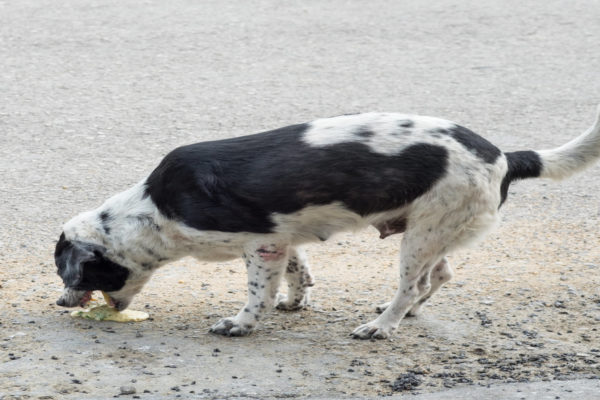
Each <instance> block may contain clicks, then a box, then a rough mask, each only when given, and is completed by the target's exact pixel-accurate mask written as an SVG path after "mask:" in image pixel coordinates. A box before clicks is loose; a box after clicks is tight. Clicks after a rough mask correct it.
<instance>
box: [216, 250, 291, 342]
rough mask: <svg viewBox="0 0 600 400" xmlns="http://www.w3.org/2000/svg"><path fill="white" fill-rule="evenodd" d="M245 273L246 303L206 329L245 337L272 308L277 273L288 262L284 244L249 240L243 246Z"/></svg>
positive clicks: (279, 278) (278, 275)
mask: <svg viewBox="0 0 600 400" xmlns="http://www.w3.org/2000/svg"><path fill="white" fill-rule="evenodd" d="M243 258H244V260H245V261H246V267H247V272H248V302H247V303H246V305H245V306H244V307H243V308H242V309H241V310H240V312H239V313H238V314H237V315H236V316H235V317H230V318H223V319H221V320H220V321H219V322H217V323H216V324H214V325H213V326H212V327H211V328H210V331H211V332H212V333H217V334H220V335H226V336H245V335H248V334H250V333H251V332H252V331H253V330H254V328H255V327H256V324H257V322H258V321H259V320H260V319H261V318H262V317H263V316H264V314H265V313H266V312H268V311H270V310H271V309H272V308H273V305H274V302H275V295H276V294H277V288H278V287H279V282H280V280H281V276H282V275H283V273H284V270H285V267H286V266H287V265H288V246H287V243H270V244H264V243H251V244H249V245H247V246H245V247H244V255H243Z"/></svg>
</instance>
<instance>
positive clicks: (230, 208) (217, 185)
mask: <svg viewBox="0 0 600 400" xmlns="http://www.w3.org/2000/svg"><path fill="white" fill-rule="evenodd" d="M307 128H308V125H306V124H301V125H292V126H288V127H285V128H281V129H277V130H274V131H269V132H264V133H260V134H256V135H250V136H243V137H238V138H233V139H226V140H219V141H213V142H203V143H197V144H193V145H189V146H184V147H180V148H178V149H175V150H174V151H172V152H171V153H169V154H168V155H167V156H166V157H165V158H164V159H163V160H162V162H161V163H160V165H159V166H158V167H157V168H156V169H155V170H154V171H153V172H152V174H150V176H149V177H148V180H147V182H146V195H149V196H150V197H151V198H152V200H153V201H154V203H155V204H156V206H157V207H158V209H159V210H160V211H161V212H162V213H163V214H165V215H166V216H168V217H170V218H174V219H177V220H179V221H181V222H183V223H185V224H186V225H188V226H191V227H193V228H196V229H199V230H218V231H223V232H243V231H245V232H256V233H269V232H271V229H272V228H273V226H274V225H273V222H272V221H271V219H270V215H271V214H273V213H281V214H289V213H293V212H295V211H299V210H300V209H302V208H304V207H306V206H308V205H324V204H330V203H333V202H341V203H343V204H344V205H345V206H346V207H347V208H348V209H350V210H351V211H353V212H355V213H357V214H359V215H361V216H365V215H368V214H371V213H376V212H381V211H386V210H391V209H394V208H398V207H401V206H403V205H406V204H407V203H409V202H411V201H413V200H414V199H416V198H417V197H419V196H420V195H422V194H423V193H425V192H426V191H427V190H429V189H430V188H431V187H432V186H433V185H434V184H435V182H437V181H438V180H439V179H440V178H441V177H442V176H443V175H444V174H445V172H446V166H447V162H448V154H447V150H446V149H445V148H443V147H440V146H434V145H430V144H424V143H420V144H414V145H412V146H409V147H407V148H405V149H404V150H403V151H401V152H400V153H398V154H395V155H383V154H379V153H375V152H373V151H371V150H370V148H369V147H368V146H367V145H365V144H363V143H358V142H344V143H338V144H333V145H327V146H322V147H313V146H309V145H307V144H306V143H304V142H303V140H302V135H303V133H304V132H305V131H306V129H307Z"/></svg>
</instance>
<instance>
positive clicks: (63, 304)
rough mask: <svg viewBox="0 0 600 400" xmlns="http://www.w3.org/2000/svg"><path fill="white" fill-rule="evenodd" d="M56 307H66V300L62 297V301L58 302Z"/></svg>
mask: <svg viewBox="0 0 600 400" xmlns="http://www.w3.org/2000/svg"><path fill="white" fill-rule="evenodd" d="M56 305H59V306H61V307H65V306H66V305H67V302H66V301H65V299H64V298H62V297H61V298H60V299H58V300H56Z"/></svg>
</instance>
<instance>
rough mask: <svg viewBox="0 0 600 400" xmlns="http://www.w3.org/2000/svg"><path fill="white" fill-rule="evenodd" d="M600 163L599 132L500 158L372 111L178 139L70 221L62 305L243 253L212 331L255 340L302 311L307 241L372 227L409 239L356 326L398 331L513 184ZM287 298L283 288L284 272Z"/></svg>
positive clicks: (431, 127) (419, 122)
mask: <svg viewBox="0 0 600 400" xmlns="http://www.w3.org/2000/svg"><path fill="white" fill-rule="evenodd" d="M599 157H600V107H599V108H598V114H597V117H596V120H595V123H594V124H593V126H592V127H591V128H590V129H588V130H587V131H586V132H585V133H583V134H582V135H580V136H579V137H577V138H576V139H574V140H572V141H570V142H568V143H567V144H565V145H563V146H562V147H558V148H556V149H551V150H542V151H532V150H527V151H516V152H509V153H503V152H501V151H500V150H499V149H498V148H497V147H496V146H494V145H493V144H491V143H490V142H488V141H487V140H486V139H484V138H482V137H481V136H479V135H477V134H475V133H474V132H472V131H470V130H469V129H467V128H464V127H462V126H460V125H457V124H455V123H453V122H450V121H447V120H443V119H438V118H433V117H425V116H413V115H403V114H395V113H365V114H355V115H342V116H338V117H333V118H325V119H318V120H315V121H313V122H310V123H305V124H299V125H292V126H287V127H284V128H280V129H276V130H272V131H268V132H263V133H258V134H254V135H249V136H242V137H236V138H231V139H225V140H218V141H209V142H202V143H197V144H192V145H187V146H183V147H179V148H177V149H175V150H173V151H172V152H171V153H169V154H168V155H167V156H165V157H164V159H163V160H162V161H161V163H160V164H159V165H158V167H157V168H156V169H155V170H154V171H153V172H152V173H151V174H150V175H149V176H148V177H147V178H145V179H143V180H142V181H141V182H139V183H138V184H136V185H135V186H133V187H132V188H130V189H128V190H126V191H124V192H122V193H120V194H117V195H115V196H114V197H112V198H110V199H108V200H107V201H106V202H105V203H104V204H102V205H101V206H100V207H99V208H97V209H95V210H93V211H89V212H84V213H82V214H80V215H78V216H76V217H74V218H73V219H71V220H70V221H69V222H67V223H66V224H65V225H64V227H63V232H62V234H61V235H60V239H59V240H58V243H57V244H56V250H55V261H56V265H57V267H58V274H59V276H60V277H61V278H62V280H63V283H64V285H65V289H64V291H63V294H62V295H61V297H60V298H59V300H58V301H57V304H58V305H60V306H65V307H74V306H78V305H81V306H83V305H85V304H86V303H87V302H88V301H89V299H90V294H91V292H92V291H93V290H102V291H104V292H107V293H108V295H109V296H110V303H111V305H112V306H113V307H116V308H117V309H118V310H123V309H125V308H127V307H128V305H129V304H130V302H131V301H132V299H133V297H134V296H135V295H136V294H137V293H138V292H140V290H141V289H142V287H143V286H144V284H145V283H146V282H147V281H148V279H149V278H150V276H151V275H152V273H153V272H154V271H155V270H156V269H157V268H159V267H161V266H163V265H165V264H167V263H169V262H171V261H174V260H177V259H179V258H181V257H184V256H189V255H191V256H194V257H196V258H198V259H201V260H208V261H223V260H229V259H235V258H239V257H241V258H242V259H243V260H244V261H245V263H246V267H247V274H248V302H247V303H246V304H245V305H244V307H242V309H241V310H240V311H239V312H238V313H237V315H235V316H234V317H231V318H223V319H221V320H220V321H218V322H217V323H216V324H214V325H213V326H212V327H211V328H210V331H211V332H213V333H216V334H221V335H227V336H243V335H248V334H250V333H251V332H252V331H253V330H254V329H255V328H256V326H257V322H258V321H259V320H261V319H262V318H263V317H264V316H265V313H267V312H268V311H269V310H271V309H272V308H273V307H274V306H275V307H276V308H278V309H282V310H297V309H300V308H302V307H304V306H305V305H306V304H307V303H308V301H309V294H310V288H311V286H313V283H314V280H313V277H312V275H311V272H310V268H309V263H308V261H307V257H306V255H305V253H304V251H303V250H302V247H301V246H302V245H303V244H306V243H309V242H315V241H325V240H327V239H328V238H329V237H331V236H332V235H333V234H335V233H337V232H340V231H348V230H358V229H361V228H366V227H368V226H370V225H372V226H374V227H375V228H377V230H378V231H379V233H380V237H381V238H385V237H388V236H390V235H394V234H398V233H403V236H402V241H401V252H400V282H399V288H398V290H397V292H396V294H395V296H394V298H393V300H392V301H391V302H390V303H387V304H384V305H382V306H381V307H380V309H381V311H382V313H381V314H380V315H379V316H378V317H377V318H376V319H375V320H373V321H371V322H369V323H367V324H364V325H361V326H359V327H358V328H356V329H355V330H354V332H353V333H352V334H351V335H352V336H353V337H355V338H359V339H370V338H374V339H383V338H387V337H389V336H390V334H391V333H392V332H393V330H394V329H396V328H397V327H398V325H399V323H400V321H401V319H402V318H403V317H405V316H406V315H407V314H417V313H418V312H419V310H420V308H421V306H422V305H423V303H424V302H426V301H427V300H428V299H429V298H430V297H431V295H433V294H434V293H435V292H436V291H437V290H438V289H439V288H440V287H441V286H442V285H443V284H445V283H446V282H448V281H449V280H450V279H451V278H452V275H453V271H452V269H451V267H450V265H449V264H448V261H447V260H446V258H445V256H446V255H447V254H448V253H450V252H452V251H453V250H455V249H457V248H459V247H461V246H464V245H466V244H468V243H470V242H473V241H474V240H476V239H478V238H480V237H482V236H483V235H484V234H485V233H486V232H488V231H489V230H490V229H492V228H493V227H494V225H495V224H496V223H497V221H498V218H499V217H498V213H499V209H500V207H501V205H502V204H503V203H504V201H505V200H506V197H507V192H508V188H509V185H510V184H511V182H513V181H515V180H518V179H524V178H534V177H541V178H553V179H562V178H566V177H568V176H570V175H572V174H573V173H575V172H576V171H579V170H581V169H583V168H585V167H588V166H590V165H591V164H592V163H593V162H594V161H596V160H597V159H598V158H599ZM284 275H285V279H286V281H287V286H288V288H287V294H286V295H281V294H279V295H278V287H279V284H280V281H281V279H282V277H283V276H284Z"/></svg>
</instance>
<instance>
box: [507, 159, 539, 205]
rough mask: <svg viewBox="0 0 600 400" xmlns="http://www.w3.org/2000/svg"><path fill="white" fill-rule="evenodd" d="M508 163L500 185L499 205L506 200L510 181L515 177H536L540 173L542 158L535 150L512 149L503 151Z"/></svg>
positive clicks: (515, 178)
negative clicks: (506, 151)
mask: <svg viewBox="0 0 600 400" xmlns="http://www.w3.org/2000/svg"><path fill="white" fill-rule="evenodd" d="M504 155H505V156H506V162H507V164H508V171H507V172H506V175H505V176H504V179H502V184H501V185H500V196H501V200H500V206H501V205H502V204H503V203H504V201H506V197H507V196H508V187H509V186H510V183H511V182H512V181H514V180H517V179H525V178H537V177H539V176H540V174H541V173H542V168H543V164H542V159H541V158H540V156H539V154H538V153H536V152H535V151H531V150H526V151H514V152H510V153H504Z"/></svg>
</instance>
